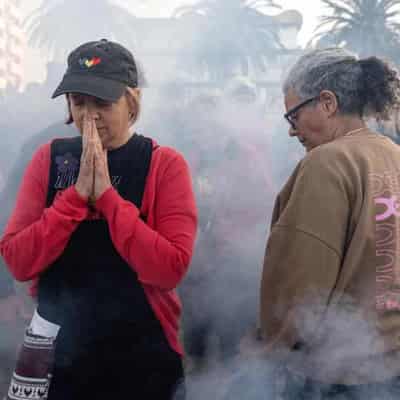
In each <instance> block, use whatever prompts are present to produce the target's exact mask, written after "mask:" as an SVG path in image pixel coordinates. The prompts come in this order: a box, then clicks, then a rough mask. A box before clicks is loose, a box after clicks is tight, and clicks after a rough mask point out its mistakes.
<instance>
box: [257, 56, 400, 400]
mask: <svg viewBox="0 0 400 400" xmlns="http://www.w3.org/2000/svg"><path fill="white" fill-rule="evenodd" d="M283 89H284V95H285V106H286V109H287V113H286V114H285V118H286V119H287V120H288V122H289V123H290V130H289V134H290V136H295V137H297V138H298V140H299V141H300V142H301V143H302V144H303V145H304V147H305V148H306V151H307V153H306V155H305V157H304V158H303V159H302V160H301V161H300V163H299V164H298V166H297V167H296V169H295V170H294V172H293V174H292V176H291V177H290V178H289V180H288V181H287V183H286V184H285V186H284V187H283V189H282V191H281V192H280V193H279V195H278V197H277V199H276V203H275V208H274V211H273V216H272V224H271V232H270V236H269V239H268V242H267V247H266V252H265V259H264V267H263V274H262V282H261V295H260V328H261V336H262V339H263V341H264V345H263V348H264V349H265V350H266V353H267V354H268V355H269V357H270V359H274V360H275V357H277V359H278V360H279V362H280V364H281V365H283V366H284V370H285V371H286V372H287V378H288V379H287V382H292V383H293V385H292V386H291V385H289V384H288V385H286V389H285V390H284V393H283V396H284V398H289V399H294V400H297V399H307V400H313V399H339V398H340V399H350V398H351V399H359V398H360V399H361V398H363V399H368V400H371V399H375V398H376V399H378V398H379V399H384V398H385V399H386V398H390V399H392V398H393V399H394V398H400V147H399V146H398V145H396V144H394V143H393V142H392V141H391V140H390V139H388V138H386V137H384V136H382V135H379V134H377V133H375V132H373V131H371V130H369V129H368V128H367V126H366V123H365V122H364V120H365V119H366V117H371V116H374V117H377V118H383V119H384V118H386V117H388V115H389V113H390V112H391V111H392V109H393V108H396V107H398V106H399V102H400V80H399V77H398V74H397V71H396V70H394V69H393V68H392V67H391V66H390V65H389V64H387V63H386V62H384V61H382V60H381V59H379V58H376V57H370V58H367V59H361V60H359V59H357V58H356V57H355V56H353V55H352V54H350V53H348V52H346V51H344V50H343V49H338V48H331V49H324V50H314V51H312V52H310V53H307V54H305V55H304V56H302V57H301V58H300V59H299V60H298V62H297V63H296V64H295V65H294V66H293V68H292V69H291V70H290V72H289V74H288V77H287V79H286V82H285V84H284V88H283ZM285 396H286V397H285ZM383 396H392V397H383Z"/></svg>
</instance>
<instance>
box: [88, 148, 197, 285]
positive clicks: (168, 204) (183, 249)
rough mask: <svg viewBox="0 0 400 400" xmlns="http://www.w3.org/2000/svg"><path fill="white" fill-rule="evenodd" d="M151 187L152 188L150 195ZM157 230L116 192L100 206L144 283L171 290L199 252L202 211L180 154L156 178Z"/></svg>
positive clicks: (117, 243) (106, 196) (116, 242)
mask: <svg viewBox="0 0 400 400" xmlns="http://www.w3.org/2000/svg"><path fill="white" fill-rule="evenodd" d="M148 189H149V188H147V190H148ZM155 191H156V193H155V198H156V200H155V203H154V208H155V209H154V210H153V211H154V227H155V229H156V230H155V229H152V228H150V227H149V225H147V224H146V223H145V222H143V221H142V220H141V219H140V217H139V210H138V209H137V207H136V206H135V205H134V204H132V203H131V202H129V201H126V200H124V199H123V198H122V197H120V196H119V194H118V193H117V192H116V191H115V190H114V189H113V188H110V189H108V190H107V191H106V192H105V193H104V194H103V196H102V197H101V198H100V199H99V200H98V201H97V202H96V208H97V209H98V210H99V211H100V212H101V213H102V214H103V215H104V217H105V218H106V220H107V221H108V225H109V229H110V233H111V238H112V241H113V243H114V246H115V247H116V249H117V250H118V252H119V254H120V255H121V256H122V257H123V258H124V259H125V260H126V261H127V263H128V264H129V265H131V266H132V268H134V269H135V271H136V272H137V274H138V279H139V280H140V281H141V282H142V283H144V284H148V285H152V286H156V287H158V288H160V289H164V290H171V289H173V288H175V287H176V286H177V285H178V283H179V282H180V280H181V279H182V278H183V276H184V274H185V272H186V270H187V268H188V265H189V263H190V259H191V256H192V252H193V244H194V239H195V235H196V230H197V212H196V206H195V200H194V194H193V190H192V182H191V177H190V173H189V169H188V166H187V164H186V162H185V160H184V159H183V157H182V156H180V155H179V154H177V153H175V155H174V157H173V158H172V160H171V159H170V161H169V164H168V165H167V166H166V168H165V170H164V171H163V174H162V176H160V177H157V178H156V183H155Z"/></svg>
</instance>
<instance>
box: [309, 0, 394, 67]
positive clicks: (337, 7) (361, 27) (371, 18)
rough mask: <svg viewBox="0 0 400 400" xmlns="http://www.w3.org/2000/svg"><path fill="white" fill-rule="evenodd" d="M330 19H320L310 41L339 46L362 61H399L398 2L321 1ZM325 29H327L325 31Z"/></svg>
mask: <svg viewBox="0 0 400 400" xmlns="http://www.w3.org/2000/svg"><path fill="white" fill-rule="evenodd" d="M322 3H324V4H325V5H326V6H327V8H328V10H329V11H330V13H329V14H330V15H325V16H322V17H321V24H320V25H319V26H318V27H317V30H316V32H317V33H316V35H315V36H314V38H313V40H314V41H317V45H318V44H319V45H320V46H321V45H322V46H326V45H330V44H331V45H339V46H345V47H347V48H348V49H349V50H352V51H354V52H356V53H358V54H359V55H360V56H361V57H366V56H371V55H380V56H385V57H389V58H392V59H393V60H394V61H399V56H398V53H399V51H398V48H399V44H400V34H399V33H400V24H399V23H397V22H395V21H394V19H395V17H398V16H399V15H400V12H399V11H398V10H396V9H395V8H396V7H397V6H399V5H400V1H399V0H335V1H333V0H322ZM326 29H329V30H328V31H327V30H326ZM318 31H319V32H318Z"/></svg>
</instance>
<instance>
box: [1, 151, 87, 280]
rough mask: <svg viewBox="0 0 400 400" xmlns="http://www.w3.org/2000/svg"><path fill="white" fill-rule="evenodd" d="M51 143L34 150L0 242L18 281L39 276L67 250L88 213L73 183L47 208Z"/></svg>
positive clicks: (7, 262) (6, 259) (2, 251)
mask: <svg viewBox="0 0 400 400" xmlns="http://www.w3.org/2000/svg"><path fill="white" fill-rule="evenodd" d="M49 168H50V144H47V145H44V146H42V147H41V148H39V150H38V151H37V152H36V153H35V155H34V156H33V159H32V161H31V162H30V163H29V165H28V167H27V169H26V171H25V174H24V177H23V180H22V184H21V187H20V189H19V192H18V196H17V202H16V206H15V209H14V212H13V214H12V216H11V218H10V220H9V222H8V224H7V227H6V230H5V232H4V236H3V238H2V240H1V241H0V253H1V255H2V256H3V257H4V260H5V262H6V264H7V265H8V267H9V269H10V271H11V273H12V274H13V275H14V277H15V278H16V279H17V280H20V281H27V280H31V279H34V278H37V277H38V276H39V275H40V274H41V273H42V272H43V271H44V270H45V269H46V268H47V267H48V266H49V265H50V264H51V263H53V262H54V261H55V260H56V259H57V258H58V257H59V256H60V255H61V253H62V252H63V251H64V249H65V247H66V245H67V243H68V240H69V238H70V236H71V234H72V233H73V232H74V230H75V229H76V228H77V226H78V225H79V223H80V222H81V221H82V220H84V219H85V218H86V216H87V213H88V208H87V205H86V202H85V201H84V200H83V199H82V198H81V197H80V196H79V195H78V193H77V192H76V190H75V187H74V186H72V187H70V188H68V189H66V190H65V191H63V192H59V194H58V195H57V196H56V198H55V199H54V202H53V204H52V206H51V207H49V208H46V198H47V188H48V181H49Z"/></svg>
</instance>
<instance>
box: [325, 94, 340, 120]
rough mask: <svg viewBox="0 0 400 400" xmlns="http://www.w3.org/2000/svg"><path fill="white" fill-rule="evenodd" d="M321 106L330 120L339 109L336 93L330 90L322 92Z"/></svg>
mask: <svg viewBox="0 0 400 400" xmlns="http://www.w3.org/2000/svg"><path fill="white" fill-rule="evenodd" d="M320 104H321V107H322V110H323V111H324V112H325V113H326V114H327V115H328V118H329V117H332V116H333V115H335V114H336V112H337V111H338V109H339V102H338V98H337V97H336V95H335V93H333V92H332V91H330V90H323V91H322V92H321V94H320Z"/></svg>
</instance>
